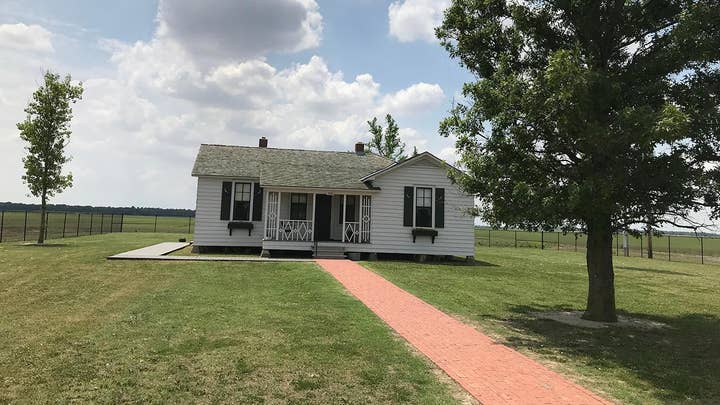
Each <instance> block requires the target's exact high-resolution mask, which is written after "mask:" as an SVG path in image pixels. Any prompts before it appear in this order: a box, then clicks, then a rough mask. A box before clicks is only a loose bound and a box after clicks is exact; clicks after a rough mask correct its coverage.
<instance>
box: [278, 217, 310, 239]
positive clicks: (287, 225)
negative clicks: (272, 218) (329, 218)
mask: <svg viewBox="0 0 720 405" xmlns="http://www.w3.org/2000/svg"><path fill="white" fill-rule="evenodd" d="M312 239H313V221H306V220H298V219H281V220H279V221H278V228H277V240H289V241H301V242H310V241H312Z"/></svg>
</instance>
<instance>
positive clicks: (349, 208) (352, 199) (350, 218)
mask: <svg viewBox="0 0 720 405" xmlns="http://www.w3.org/2000/svg"><path fill="white" fill-rule="evenodd" d="M346 198H347V200H346V201H345V222H355V221H356V220H357V219H356V218H355V206H356V201H357V200H356V198H357V196H355V195H349V196H347V197H346ZM342 212H343V199H342V198H340V215H338V218H339V219H340V221H339V222H340V223H341V224H342V223H343V217H342Z"/></svg>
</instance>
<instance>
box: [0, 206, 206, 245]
mask: <svg viewBox="0 0 720 405" xmlns="http://www.w3.org/2000/svg"><path fill="white" fill-rule="evenodd" d="M0 219H1V220H2V240H0V242H12V241H22V240H23V238H24V239H25V240H27V241H36V240H37V238H38V232H40V212H39V211H28V212H27V223H26V219H25V212H24V211H5V212H2V213H1V214H0ZM121 223H122V225H121ZM194 226H195V219H194V218H188V217H162V216H158V217H157V218H156V217H155V216H143V215H125V216H120V215H110V214H99V213H98V214H95V213H94V214H92V215H91V214H89V213H79V214H78V213H71V212H69V213H67V214H65V213H64V212H48V232H47V236H48V238H49V239H62V238H70V237H75V236H87V235H91V234H92V235H95V234H100V233H110V232H120V231H121V230H122V231H123V232H155V231H157V232H170V233H187V232H188V229H189V233H192V232H193V231H194Z"/></svg>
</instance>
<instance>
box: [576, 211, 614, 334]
mask: <svg viewBox="0 0 720 405" xmlns="http://www.w3.org/2000/svg"><path fill="white" fill-rule="evenodd" d="M612 243H613V241H612V230H611V227H610V221H600V223H595V224H592V225H588V238H587V271H588V297H587V308H586V309H585V313H584V314H583V316H582V317H583V319H587V320H591V321H600V322H617V315H616V314H615V275H614V273H613V263H612Z"/></svg>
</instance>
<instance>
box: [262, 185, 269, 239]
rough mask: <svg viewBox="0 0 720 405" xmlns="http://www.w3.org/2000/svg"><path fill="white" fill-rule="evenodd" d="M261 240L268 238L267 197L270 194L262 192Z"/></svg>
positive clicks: (265, 191)
mask: <svg viewBox="0 0 720 405" xmlns="http://www.w3.org/2000/svg"><path fill="white" fill-rule="evenodd" d="M263 194H264V195H263V240H265V239H267V237H268V195H270V192H269V191H267V190H263Z"/></svg>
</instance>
